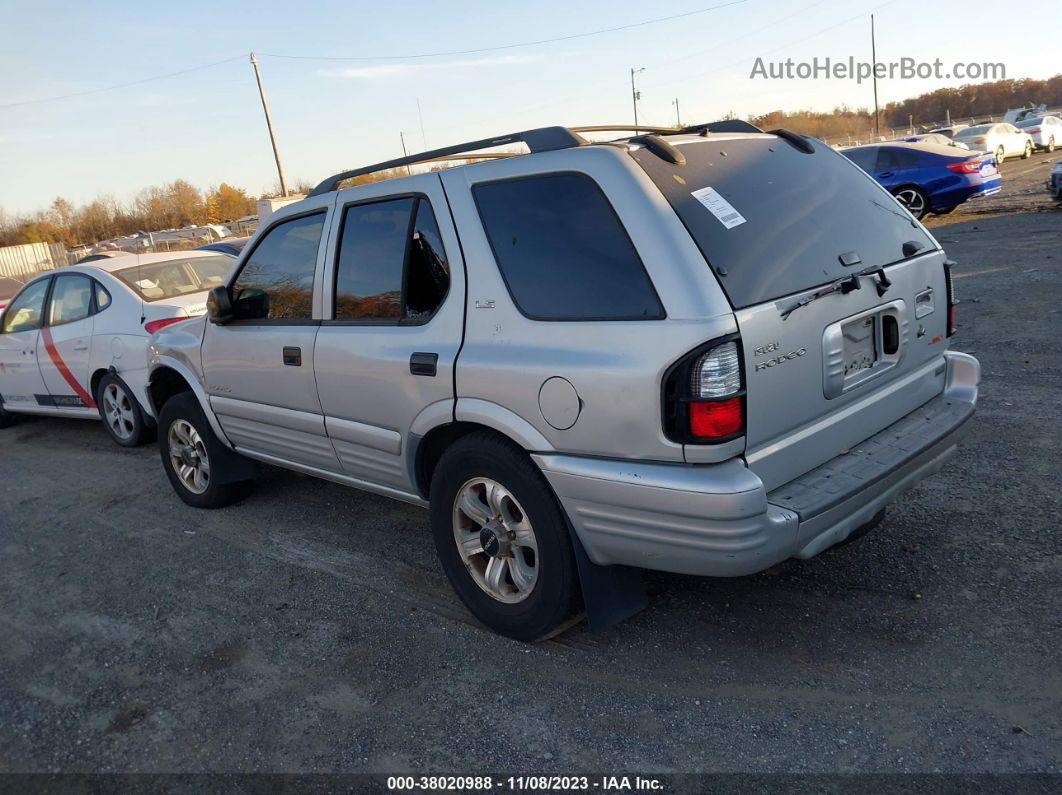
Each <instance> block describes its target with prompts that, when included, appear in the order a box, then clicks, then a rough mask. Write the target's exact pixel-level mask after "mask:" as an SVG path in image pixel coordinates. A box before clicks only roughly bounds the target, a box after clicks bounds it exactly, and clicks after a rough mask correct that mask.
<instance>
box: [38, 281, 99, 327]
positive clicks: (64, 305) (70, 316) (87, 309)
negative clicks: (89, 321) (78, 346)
mask: <svg viewBox="0 0 1062 795" xmlns="http://www.w3.org/2000/svg"><path fill="white" fill-rule="evenodd" d="M91 311H92V279H90V278H88V277H87V276H70V275H66V276H57V277H56V279H55V288H54V289H53V290H52V300H51V303H50V304H49V306H48V325H49V326H58V325H60V324H61V323H73V322H74V321H76V320H84V319H85V318H87V317H88V316H89V314H90V313H91Z"/></svg>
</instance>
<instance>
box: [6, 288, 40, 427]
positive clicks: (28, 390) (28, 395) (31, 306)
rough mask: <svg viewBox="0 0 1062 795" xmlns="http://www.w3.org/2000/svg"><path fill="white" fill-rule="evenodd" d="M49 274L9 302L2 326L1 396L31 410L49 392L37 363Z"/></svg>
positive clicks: (18, 407)
mask: <svg viewBox="0 0 1062 795" xmlns="http://www.w3.org/2000/svg"><path fill="white" fill-rule="evenodd" d="M50 282H51V279H50V278H44V279H39V280H38V281H36V282H31V283H30V285H29V286H28V287H26V288H24V289H23V290H22V292H21V293H19V294H18V295H17V296H16V297H15V299H14V300H13V301H12V302H11V303H10V304H9V305H8V307H7V309H5V310H4V313H3V315H2V317H3V325H2V326H0V396H2V398H3V401H4V405H5V406H6V407H7V408H8V409H11V410H14V411H19V410H32V409H34V408H36V407H37V406H38V405H39V402H38V401H39V399H40V398H43V397H45V396H46V394H47V390H46V389H45V388H44V378H43V377H42V376H41V371H40V368H39V367H38V366H37V337H38V336H39V335H40V327H41V322H42V321H43V319H44V299H45V298H46V297H47V296H48V284H49V283H50Z"/></svg>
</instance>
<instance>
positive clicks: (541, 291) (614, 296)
mask: <svg viewBox="0 0 1062 795" xmlns="http://www.w3.org/2000/svg"><path fill="white" fill-rule="evenodd" d="M473 195H474V197H475V200H476V206H477V208H478V209H479V215H480V218H481V219H482V220H483V228H484V229H485V230H486V233H487V237H488V239H489V240H490V244H491V248H492V249H493V250H494V258H495V259H496V260H497V262H498V267H499V268H500V269H501V273H502V276H503V278H504V279H505V283H506V285H507V286H508V288H509V293H510V294H511V295H512V298H513V301H514V302H515V303H516V305H517V307H518V308H519V309H520V311H521V312H523V313H524V314H525V315H527V316H528V317H531V318H534V319H537V320H628V319H630V320H635V319H638V320H642V319H657V318H661V317H663V316H664V310H663V307H662V306H661V305H660V301H659V299H658V298H657V296H656V292H655V291H654V289H653V285H652V283H651V282H650V281H649V276H648V274H646V272H645V267H644V266H643V265H642V261H641V259H639V257H638V253H637V252H636V251H635V250H634V245H633V244H632V243H631V240H630V238H629V237H628V236H627V231H626V230H625V229H624V228H623V224H622V223H620V220H619V218H618V217H617V216H616V213H615V211H614V210H613V209H612V206H611V205H610V204H609V202H608V199H606V198H605V194H604V193H602V192H601V189H600V188H599V187H598V186H597V184H596V183H595V182H594V181H593V180H591V179H590V178H589V177H587V176H585V175H582V174H550V175H545V176H536V177H523V178H520V179H514V180H508V181H506V182H493V183H486V184H482V185H477V186H475V187H474V188H473Z"/></svg>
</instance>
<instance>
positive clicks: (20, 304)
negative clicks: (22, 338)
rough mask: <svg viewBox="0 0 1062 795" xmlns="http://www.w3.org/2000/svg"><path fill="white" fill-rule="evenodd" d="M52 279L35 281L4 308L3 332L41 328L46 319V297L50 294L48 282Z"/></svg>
mask: <svg viewBox="0 0 1062 795" xmlns="http://www.w3.org/2000/svg"><path fill="white" fill-rule="evenodd" d="M50 281H51V279H41V280H40V281H39V282H34V283H33V284H31V285H30V286H29V287H27V288H26V289H25V290H23V291H22V292H21V293H19V295H18V297H16V298H15V300H14V301H12V302H11V304H10V306H8V307H7V309H5V310H4V314H3V318H4V326H3V333H4V334H8V333H10V332H14V331H30V330H32V329H36V328H40V327H41V321H42V320H43V319H44V298H45V296H47V295H48V283H49V282H50Z"/></svg>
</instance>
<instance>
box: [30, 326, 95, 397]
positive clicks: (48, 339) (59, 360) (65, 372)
mask: <svg viewBox="0 0 1062 795" xmlns="http://www.w3.org/2000/svg"><path fill="white" fill-rule="evenodd" d="M41 339H42V340H44V349H45V350H46V351H48V358H49V359H51V360H52V364H54V365H55V369H56V370H58V371H59V375H61V376H62V377H63V380H64V381H66V383H67V384H69V385H70V388H71V389H73V390H74V394H75V395H77V396H78V397H79V398H81V402H82V403H84V404H85V405H86V406H88V407H89V408H90V409H94V408H96V401H95V400H93V399H92V395H90V394H89V393H88V392H86V391H85V388H84V387H83V386H81V384H79V383H78V382H77V379H76V378H74V374H73V373H71V372H70V368H69V367H67V366H66V362H64V361H63V357H62V356H60V355H59V351H58V349H57V348H56V347H55V342H54V341H53V340H52V330H51V329H50V328H48V327H47V326H45V327H44V328H42V329H41Z"/></svg>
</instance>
